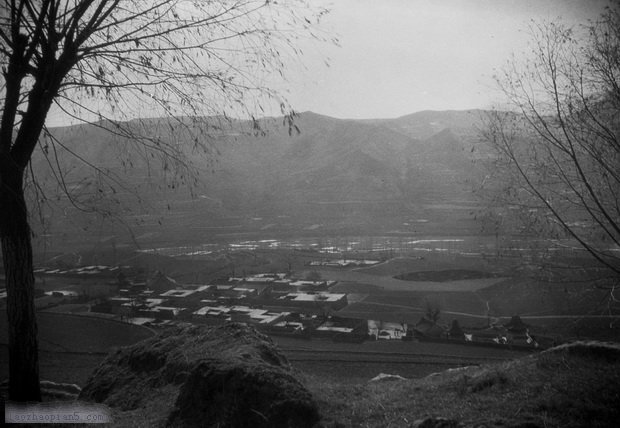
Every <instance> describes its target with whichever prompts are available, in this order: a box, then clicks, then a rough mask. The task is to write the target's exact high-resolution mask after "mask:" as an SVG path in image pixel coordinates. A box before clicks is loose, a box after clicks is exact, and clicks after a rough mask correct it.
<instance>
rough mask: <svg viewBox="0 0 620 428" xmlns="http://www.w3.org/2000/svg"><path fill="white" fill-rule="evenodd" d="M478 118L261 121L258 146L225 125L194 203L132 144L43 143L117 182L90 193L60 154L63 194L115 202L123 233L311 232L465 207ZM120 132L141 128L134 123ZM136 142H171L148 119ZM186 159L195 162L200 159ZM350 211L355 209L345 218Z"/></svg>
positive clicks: (93, 136)
mask: <svg viewBox="0 0 620 428" xmlns="http://www.w3.org/2000/svg"><path fill="white" fill-rule="evenodd" d="M482 114H483V112H481V111H477V110H474V111H443V112H433V111H423V112H419V113H414V114H411V115H407V116H402V117H400V118H396V119H377V120H353V119H336V118H332V117H329V116H324V115H320V114H316V113H313V112H304V113H300V114H299V115H298V116H297V117H296V118H295V125H296V126H297V127H298V128H299V130H300V133H299V134H297V133H296V132H293V133H292V134H291V135H289V132H288V129H287V128H286V127H284V126H282V121H281V120H280V119H278V118H275V119H271V120H268V119H265V120H261V124H262V126H263V129H264V131H265V135H258V136H256V135H251V132H245V131H247V130H250V131H251V129H252V124H251V122H244V121H236V122H232V123H231V124H230V125H229V128H228V129H227V130H225V131H224V132H215V133H214V134H213V135H212V136H211V137H210V140H209V145H210V147H211V150H212V154H210V155H209V156H208V157H207V160H205V161H204V162H203V163H196V164H197V165H198V166H199V168H200V169H201V170H202V172H201V174H200V179H201V181H200V183H199V184H198V185H197V186H196V187H195V188H194V190H193V192H194V193H193V196H191V195H190V192H189V191H188V190H187V189H186V188H184V187H182V186H181V188H180V189H178V188H177V186H176V185H173V186H172V187H174V188H172V187H171V186H170V185H169V183H168V185H166V184H164V182H163V181H162V180H161V176H162V174H163V171H165V169H166V165H165V161H163V160H160V159H158V158H156V157H152V156H151V155H150V154H149V153H148V152H145V151H144V150H141V148H140V147H139V145H136V147H134V148H133V149H132V150H134V153H133V154H131V152H130V149H129V147H130V146H132V145H133V143H132V142H131V141H128V140H124V139H123V138H113V137H112V136H110V135H109V134H106V133H105V132H104V131H103V130H101V129H99V128H98V127H97V126H95V125H80V126H76V127H65V128H55V129H52V130H51V132H52V133H53V135H54V136H55V137H56V138H57V139H59V140H60V141H62V144H63V146H64V147H66V148H67V150H71V151H74V152H76V153H79V154H80V156H81V157H82V158H83V160H86V161H88V162H91V163H92V164H94V165H97V166H99V167H101V168H102V170H104V171H105V172H108V173H111V174H112V175H113V176H114V177H117V178H118V182H119V184H118V185H117V187H115V188H114V189H113V190H111V189H110V188H109V187H105V186H103V188H100V187H98V181H97V180H98V177H99V179H100V178H101V172H99V173H98V172H96V171H93V169H92V168H91V167H89V166H87V165H85V164H84V162H83V160H82V159H76V158H74V157H72V156H71V155H69V153H60V156H59V159H60V161H59V162H60V165H61V169H62V170H64V171H65V184H66V185H67V186H68V188H69V189H72V191H74V192H75V194H76V195H77V196H79V197H81V198H84V199H88V198H89V197H91V198H92V199H93V200H97V203H99V204H103V205H105V206H108V207H110V208H111V209H112V208H113V207H111V206H110V205H111V204H112V203H111V202H110V201H111V200H115V203H116V205H118V206H123V207H124V208H123V210H122V213H121V214H120V216H121V217H122V218H124V219H126V220H127V221H129V222H132V221H134V222H142V223H143V224H151V225H154V224H155V222H156V221H158V222H161V221H162V219H163V221H164V222H165V221H166V219H171V218H174V219H175V221H179V218H182V219H184V220H183V221H187V222H189V223H191V224H196V223H200V222H201V221H203V222H204V223H205V224H211V223H213V222H216V223H217V222H218V221H223V220H222V219H226V218H231V217H235V218H238V217H244V216H245V217H247V216H256V215H260V216H290V217H293V218H295V219H297V220H299V221H302V220H303V222H306V223H307V222H315V223H320V222H323V220H324V218H325V216H327V217H330V216H332V217H333V216H334V215H336V214H334V213H336V212H340V214H338V215H340V216H341V217H342V220H341V222H346V220H347V218H349V217H356V218H363V217H368V216H369V215H371V216H373V217H376V218H379V219H381V218H386V215H387V214H389V215H393V214H394V213H398V212H399V210H406V209H407V207H409V208H411V207H415V206H416V205H419V204H423V203H426V204H428V203H445V202H447V201H454V200H463V199H466V200H470V199H471V189H472V183H473V182H475V181H476V180H478V179H479V178H480V176H481V165H480V164H479V163H476V162H475V160H476V158H477V157H479V156H480V152H481V150H482V151H483V152H484V150H486V149H485V148H484V146H483V145H481V144H480V138H479V137H478V134H477V130H476V128H477V127H478V126H479V124H480V120H481V115H482ZM128 125H129V126H142V125H139V124H138V122H137V121H136V123H135V124H134V123H133V122H132V123H129V124H128ZM145 130H146V131H148V132H157V133H158V134H157V135H159V136H160V137H161V138H164V139H165V138H173V136H174V137H175V138H177V139H179V136H178V135H174V133H175V132H176V131H175V128H174V126H172V125H171V124H170V121H169V120H168V119H156V118H155V119H149V120H148V125H147V126H145V127H144V129H142V130H141V132H143V131H145ZM113 140H114V142H113ZM187 145H188V147H189V146H191V144H190V143H189V142H188V144H187ZM474 149H476V150H474ZM59 150H62V149H59ZM188 154H189V156H190V158H191V159H192V160H194V161H195V162H196V160H197V159H199V157H198V155H197V154H195V153H193V152H188ZM47 164H48V161H46V160H45V159H44V158H43V157H42V156H40V154H39V155H38V156H36V157H35V158H34V160H33V170H34V171H36V172H37V176H38V177H39V179H40V181H41V182H42V183H46V185H47V186H48V193H49V194H53V193H54V191H55V189H54V186H57V184H56V183H57V182H56V179H55V177H53V176H52V174H51V173H50V170H49V167H48V166H47ZM149 182H152V183H153V184H148V183H149ZM123 183H124V184H123ZM102 196H104V197H102ZM105 196H109V198H106V197H105ZM138 197H139V199H140V200H141V203H140V204H137V198H138ZM352 204H353V205H356V204H357V205H358V206H357V207H355V208H351V206H352ZM61 205H62V203H61ZM65 205H67V206H66V207H65V208H64V213H65V214H64V215H65V217H67V218H72V220H71V221H72V222H73V223H74V224H79V225H80V226H79V227H86V226H83V221H82V220H81V217H80V216H81V214H79V213H77V212H74V209H73V208H72V207H71V206H70V205H69V204H67V203H65ZM138 205H140V206H138ZM326 205H329V209H326V208H325V207H324V206H326ZM338 206H342V207H345V206H346V207H347V208H337V207H338ZM381 206H383V207H384V208H385V210H383V209H382V208H381ZM179 210H181V212H182V213H183V214H180V213H179ZM369 213H371V214H369ZM156 219H157V220H156ZM56 220H57V218H56ZM339 221H340V220H339Z"/></svg>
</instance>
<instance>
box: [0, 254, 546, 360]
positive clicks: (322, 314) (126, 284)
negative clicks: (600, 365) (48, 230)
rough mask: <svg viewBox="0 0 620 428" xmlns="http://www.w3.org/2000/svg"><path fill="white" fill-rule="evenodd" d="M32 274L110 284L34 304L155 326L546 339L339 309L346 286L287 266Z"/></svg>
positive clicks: (47, 294) (427, 317)
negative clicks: (239, 271) (185, 273)
mask: <svg viewBox="0 0 620 428" xmlns="http://www.w3.org/2000/svg"><path fill="white" fill-rule="evenodd" d="M375 263H378V262H377V261H373V260H346V259H341V260H327V261H321V262H312V263H309V264H308V266H310V267H316V266H331V267H336V268H345V267H350V266H363V265H366V266H368V265H373V264H375ZM37 274H38V275H39V276H41V277H43V278H48V279H50V278H51V279H59V278H60V279H61V278H67V279H71V278H73V280H74V281H73V282H74V283H75V279H76V278H77V279H84V278H87V280H91V281H92V280H96V279H97V278H101V279H102V280H103V279H107V280H106V289H107V292H106V293H104V294H101V293H100V294H98V295H97V296H92V295H90V294H89V293H87V292H80V291H76V289H75V287H65V288H66V289H62V288H59V289H54V290H49V289H48V290H47V291H43V290H39V293H38V299H37V301H38V304H37V307H38V309H39V310H47V311H50V310H51V311H63V307H66V308H69V309H68V310H69V311H70V312H71V313H73V314H79V315H83V316H95V317H102V318H108V319H113V320H117V321H120V322H123V323H131V324H137V325H142V326H145V327H148V328H151V329H153V330H159V329H163V328H166V327H170V326H174V325H176V324H187V323H191V324H204V325H219V324H224V323H227V322H238V323H246V324H251V325H252V326H254V327H255V328H256V329H257V330H259V331H261V332H263V333H265V334H268V335H271V336H286V337H291V338H298V339H303V340H312V339H327V340H332V341H334V342H349V343H362V342H364V341H368V340H371V341H378V340H404V341H432V342H449V343H458V344H463V345H470V346H472V345H473V346H492V347H510V348H516V349H534V348H539V347H541V346H544V347H546V345H547V344H546V343H545V342H544V340H542V341H541V340H540V339H539V338H535V337H534V336H533V335H531V334H530V330H529V328H528V326H527V325H526V324H525V323H523V322H522V321H521V319H520V318H519V317H518V316H513V317H512V319H510V321H509V322H504V323H497V322H496V323H494V324H492V325H488V326H486V328H480V327H475V328H474V327H472V328H467V327H461V325H460V324H459V322H458V321H456V320H452V322H451V325H447V324H446V321H445V320H440V314H439V311H437V310H433V309H432V308H428V310H427V313H425V314H423V315H422V316H421V317H420V319H419V321H418V322H417V323H415V324H414V325H411V323H409V324H408V323H406V322H400V323H398V322H389V321H385V320H382V319H380V318H381V317H380V314H377V317H376V318H375V319H360V318H353V317H348V316H346V315H345V316H343V314H341V313H339V311H340V310H342V309H343V308H345V307H347V305H348V304H349V301H348V298H347V293H343V292H333V291H332V288H333V287H334V286H335V285H336V284H337V281H333V280H328V279H324V278H322V277H321V275H320V274H319V273H318V272H317V271H310V272H309V273H308V274H306V276H305V277H303V278H299V277H296V276H295V275H294V274H292V273H289V272H276V273H271V272H270V273H267V272H264V273H254V274H248V275H243V276H227V277H223V278H219V279H217V280H213V281H210V283H208V284H186V283H179V282H177V280H175V279H173V278H171V277H169V276H167V275H166V274H165V273H163V272H161V271H155V272H153V273H151V274H145V273H144V272H141V273H136V272H135V271H133V270H132V269H129V268H128V267H125V268H123V267H120V266H115V267H110V266H85V267H79V268H73V269H46V268H40V269H38V270H37ZM48 282H49V281H48ZM68 282H71V281H68ZM48 288H49V287H48ZM82 290H84V288H82ZM0 291H1V290H0ZM0 299H2V294H0Z"/></svg>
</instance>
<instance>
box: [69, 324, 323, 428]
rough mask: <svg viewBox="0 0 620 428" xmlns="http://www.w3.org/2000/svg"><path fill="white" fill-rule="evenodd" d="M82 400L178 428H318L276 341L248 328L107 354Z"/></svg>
mask: <svg viewBox="0 0 620 428" xmlns="http://www.w3.org/2000/svg"><path fill="white" fill-rule="evenodd" d="M80 399H81V400H90V401H96V402H100V403H104V404H106V405H108V406H110V407H113V408H116V409H119V410H123V411H129V410H134V409H139V408H143V407H145V406H147V405H148V406H153V400H156V402H157V407H158V409H159V410H160V411H161V415H162V418H163V419H162V420H161V421H160V422H161V425H162V426H163V425H165V426H176V427H185V426H188V427H191V426H203V427H210V426H212V427H215V426H217V427H249V426H252V427H289V426H295V427H312V426H313V425H315V424H316V423H317V422H318V421H319V419H320V416H319V413H318V409H317V405H316V403H315V402H314V400H313V398H312V396H311V394H310V393H309V392H308V391H307V390H306V389H305V387H304V386H303V385H302V384H301V383H300V382H299V381H298V380H297V379H296V378H295V377H294V376H293V375H292V373H291V369H290V365H289V364H288V361H287V360H286V358H285V357H284V356H283V355H282V354H281V353H280V352H279V351H278V349H277V348H276V347H275V345H274V344H273V343H272V342H271V340H270V339H269V338H268V337H267V336H264V335H262V334H260V333H258V332H257V331H256V330H254V329H253V328H251V327H248V326H245V325H243V324H227V325H223V326H218V327H205V326H187V327H182V328H181V327H180V328H176V329H174V330H171V331H168V332H165V333H162V334H161V335H158V336H155V337H153V338H149V339H146V340H144V341H142V342H140V343H137V344H136V345H133V346H131V347H128V348H123V349H120V350H118V351H116V352H115V353H113V354H111V355H109V356H108V357H107V358H106V359H105V360H104V361H103V362H102V363H101V365H100V366H99V367H98V368H97V369H96V370H95V372H94V373H93V374H92V375H91V377H90V379H89V380H88V382H87V384H86V385H85V386H84V388H83V390H82V393H81V394H80Z"/></svg>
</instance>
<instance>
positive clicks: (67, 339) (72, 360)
mask: <svg viewBox="0 0 620 428" xmlns="http://www.w3.org/2000/svg"><path fill="white" fill-rule="evenodd" d="M37 318H38V322H39V349H40V357H39V361H40V365H41V374H42V378H43V379H47V380H54V381H58V382H72V383H78V382H80V381H82V382H83V381H85V380H86V377H88V375H89V374H90V372H91V371H92V369H94V368H95V367H96V366H97V364H98V363H99V362H100V361H101V360H102V359H103V358H104V357H105V355H106V354H107V353H108V352H110V351H111V350H113V349H114V348H116V347H119V346H127V345H131V344H133V343H136V342H138V341H140V340H143V339H146V338H147V337H150V336H151V335H153V332H152V331H151V330H149V329H147V328H144V327H140V326H135V325H131V324H124V323H120V322H117V321H110V320H106V319H101V318H91V317H85V316H76V315H68V314H57V313H50V312H38V313H37ZM7 344H8V332H7V329H6V323H1V324H0V357H1V358H0V379H4V378H6V377H7V376H8V348H7Z"/></svg>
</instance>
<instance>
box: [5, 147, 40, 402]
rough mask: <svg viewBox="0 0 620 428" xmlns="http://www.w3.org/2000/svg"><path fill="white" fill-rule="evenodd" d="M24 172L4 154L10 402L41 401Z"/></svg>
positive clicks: (30, 243) (30, 244)
mask: <svg viewBox="0 0 620 428" xmlns="http://www.w3.org/2000/svg"><path fill="white" fill-rule="evenodd" d="M23 174H24V172H23V170H22V169H21V168H19V167H17V166H16V165H15V164H14V163H13V162H12V160H11V159H10V156H7V155H5V156H2V155H0V239H1V241H2V259H3V262H4V272H5V275H6V287H7V315H8V325H9V400H12V401H41V389H40V386H39V352H38V341H37V320H36V314H35V306H34V274H33V261H32V242H31V237H30V227H29V225H28V211H27V208H26V203H25V199H24V190H23Z"/></svg>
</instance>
